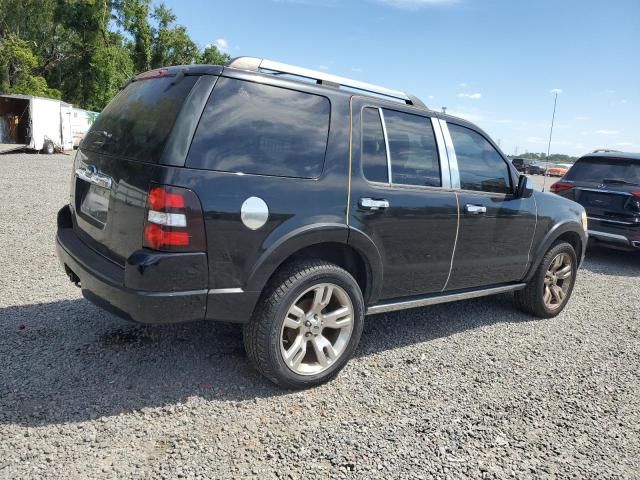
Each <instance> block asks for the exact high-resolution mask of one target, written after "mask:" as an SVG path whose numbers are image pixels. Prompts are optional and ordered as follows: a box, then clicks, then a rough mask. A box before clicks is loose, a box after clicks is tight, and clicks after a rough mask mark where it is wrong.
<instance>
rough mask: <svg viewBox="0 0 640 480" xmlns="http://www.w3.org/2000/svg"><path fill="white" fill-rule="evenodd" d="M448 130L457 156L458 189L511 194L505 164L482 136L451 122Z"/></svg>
mask: <svg viewBox="0 0 640 480" xmlns="http://www.w3.org/2000/svg"><path fill="white" fill-rule="evenodd" d="M449 132H450V133H451V139H452V141H453V147H454V148H455V151H456V157H457V159H458V170H459V172H460V187H461V188H462V189H464V190H477V191H481V192H493V193H511V176H510V175H509V169H508V167H507V164H506V163H505V161H504V160H503V159H502V157H501V156H500V154H499V153H498V152H497V151H496V149H495V148H493V146H492V145H491V144H490V143H489V142H488V141H487V140H486V139H485V138H484V137H483V136H482V135H480V134H479V133H477V132H474V131H473V130H470V129H468V128H465V127H461V126H459V125H454V124H451V123H450V124H449Z"/></svg>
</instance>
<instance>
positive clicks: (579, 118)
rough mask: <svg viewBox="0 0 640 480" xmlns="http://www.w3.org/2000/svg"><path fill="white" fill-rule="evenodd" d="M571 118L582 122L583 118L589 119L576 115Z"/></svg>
mask: <svg viewBox="0 0 640 480" xmlns="http://www.w3.org/2000/svg"><path fill="white" fill-rule="evenodd" d="M573 119H574V120H578V121H579V122H582V121H584V120H589V117H582V116H577V117H573Z"/></svg>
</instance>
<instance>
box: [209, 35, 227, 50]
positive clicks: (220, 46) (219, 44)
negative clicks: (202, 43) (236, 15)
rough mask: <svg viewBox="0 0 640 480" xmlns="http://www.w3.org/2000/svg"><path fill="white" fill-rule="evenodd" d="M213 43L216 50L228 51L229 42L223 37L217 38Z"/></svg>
mask: <svg viewBox="0 0 640 480" xmlns="http://www.w3.org/2000/svg"><path fill="white" fill-rule="evenodd" d="M213 44H214V45H215V46H216V47H218V50H220V51H221V52H228V51H229V42H227V41H226V40H225V39H224V38H218V39H217V40H216V41H215V42H213Z"/></svg>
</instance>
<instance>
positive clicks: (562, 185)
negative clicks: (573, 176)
mask: <svg viewBox="0 0 640 480" xmlns="http://www.w3.org/2000/svg"><path fill="white" fill-rule="evenodd" d="M572 188H573V184H572V183H567V182H562V181H560V182H556V183H554V184H553V185H551V187H549V189H550V190H551V191H552V192H553V193H558V192H564V191H566V190H571V189H572Z"/></svg>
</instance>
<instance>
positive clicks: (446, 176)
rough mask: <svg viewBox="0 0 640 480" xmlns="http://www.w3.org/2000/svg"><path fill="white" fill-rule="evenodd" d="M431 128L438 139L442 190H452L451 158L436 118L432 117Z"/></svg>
mask: <svg viewBox="0 0 640 480" xmlns="http://www.w3.org/2000/svg"><path fill="white" fill-rule="evenodd" d="M430 120H431V128H433V133H434V135H435V138H436V145H437V146H438V157H440V183H441V184H442V188H449V189H450V188H451V168H450V166H449V156H448V155H447V147H446V145H445V143H444V136H443V135H442V129H441V128H440V122H439V121H438V119H437V118H436V117H430Z"/></svg>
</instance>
